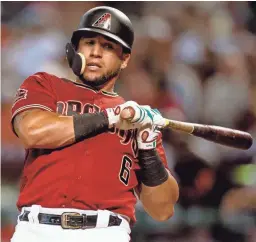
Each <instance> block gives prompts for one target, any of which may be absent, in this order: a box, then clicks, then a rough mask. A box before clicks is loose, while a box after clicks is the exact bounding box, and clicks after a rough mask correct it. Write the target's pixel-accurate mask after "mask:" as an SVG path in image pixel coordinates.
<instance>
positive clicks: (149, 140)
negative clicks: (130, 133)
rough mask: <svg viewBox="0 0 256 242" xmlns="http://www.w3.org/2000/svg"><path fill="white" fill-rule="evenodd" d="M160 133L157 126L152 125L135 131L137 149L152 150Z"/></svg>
mask: <svg viewBox="0 0 256 242" xmlns="http://www.w3.org/2000/svg"><path fill="white" fill-rule="evenodd" d="M159 135H161V131H160V129H159V127H158V126H156V125H153V126H152V127H151V128H142V129H140V130H139V131H138V133H137V142H138V148H139V150H152V149H155V148H156V144H157V138H158V136H159Z"/></svg>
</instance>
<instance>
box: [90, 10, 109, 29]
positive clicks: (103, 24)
mask: <svg viewBox="0 0 256 242" xmlns="http://www.w3.org/2000/svg"><path fill="white" fill-rule="evenodd" d="M92 26H94V27H99V28H103V29H107V30H110V29H111V14H110V13H104V14H103V15H101V17H99V18H98V19H97V20H96V21H95V23H94V24H93V25H92Z"/></svg>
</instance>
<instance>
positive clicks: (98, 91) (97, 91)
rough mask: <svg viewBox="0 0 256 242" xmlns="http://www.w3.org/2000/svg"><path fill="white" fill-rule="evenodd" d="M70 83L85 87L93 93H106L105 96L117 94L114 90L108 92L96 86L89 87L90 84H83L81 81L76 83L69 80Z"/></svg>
mask: <svg viewBox="0 0 256 242" xmlns="http://www.w3.org/2000/svg"><path fill="white" fill-rule="evenodd" d="M71 82H72V83H74V84H75V85H77V86H80V87H85V88H87V89H89V90H91V91H93V92H95V93H102V94H103V95H106V96H111V97H118V96H119V95H118V94H117V93H116V92H108V91H104V90H97V89H96V88H93V87H90V86H87V85H85V84H82V83H77V82H75V81H71Z"/></svg>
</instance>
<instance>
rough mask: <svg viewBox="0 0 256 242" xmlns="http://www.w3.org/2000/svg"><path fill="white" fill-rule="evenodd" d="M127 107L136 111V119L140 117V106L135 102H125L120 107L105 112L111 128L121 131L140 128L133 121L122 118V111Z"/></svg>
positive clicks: (107, 109)
mask: <svg viewBox="0 0 256 242" xmlns="http://www.w3.org/2000/svg"><path fill="white" fill-rule="evenodd" d="M127 107H131V108H133V110H135V116H136V117H139V116H140V114H139V115H138V113H139V112H140V109H139V104H137V103H136V102H134V101H128V102H125V103H124V104H121V105H118V106H116V107H114V108H106V109H105V110H104V112H105V114H106V115H107V118H108V121H109V128H112V127H114V126H115V127H117V128H119V129H121V130H129V129H136V128H138V124H136V123H132V122H131V121H132V119H129V120H125V119H122V118H121V117H120V114H121V112H122V110H124V109H125V108H127Z"/></svg>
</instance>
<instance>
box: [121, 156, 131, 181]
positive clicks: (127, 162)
mask: <svg viewBox="0 0 256 242" xmlns="http://www.w3.org/2000/svg"><path fill="white" fill-rule="evenodd" d="M131 168H132V160H131V159H130V158H129V157H128V156H123V160H122V166H121V170H120V172H119V179H120V181H121V182H122V183H123V184H124V185H125V186H127V185H128V183H129V178H130V171H131Z"/></svg>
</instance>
